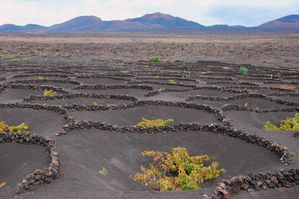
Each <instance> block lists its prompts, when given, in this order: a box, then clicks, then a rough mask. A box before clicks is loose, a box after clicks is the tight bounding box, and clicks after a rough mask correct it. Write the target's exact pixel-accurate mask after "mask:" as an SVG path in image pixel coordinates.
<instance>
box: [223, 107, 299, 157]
mask: <svg viewBox="0 0 299 199" xmlns="http://www.w3.org/2000/svg"><path fill="white" fill-rule="evenodd" d="M295 113H296V112H265V113H257V112H254V111H233V110H232V111H226V112H225V115H227V116H228V118H230V120H231V125H232V126H233V127H235V128H237V129H241V130H244V131H246V132H248V133H250V134H252V135H258V136H262V137H265V138H267V139H269V140H272V141H274V142H276V143H278V144H280V145H283V146H286V147H287V149H289V150H290V151H291V152H295V153H298V152H299V145H298V140H297V139H296V138H295V137H294V136H293V132H292V131H268V130H266V129H264V125H265V124H266V122H267V121H270V122H271V123H273V124H275V125H279V123H280V121H281V120H284V119H286V118H288V117H294V115H295Z"/></svg>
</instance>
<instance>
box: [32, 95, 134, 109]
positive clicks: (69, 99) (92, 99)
mask: <svg viewBox="0 0 299 199" xmlns="http://www.w3.org/2000/svg"><path fill="white" fill-rule="evenodd" d="M133 101H134V100H133V98H132V99H129V98H121V97H117V96H116V97H114V96H110V97H109V96H92V95H82V96H80V95H69V96H59V97H52V98H38V97H37V98H36V99H30V100H28V102H30V103H33V104H46V105H60V106H65V107H73V106H74V105H81V106H93V107H99V106H104V107H109V106H119V105H128V104H130V103H132V102H133Z"/></svg>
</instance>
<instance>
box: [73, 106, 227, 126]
mask: <svg viewBox="0 0 299 199" xmlns="http://www.w3.org/2000/svg"><path fill="white" fill-rule="evenodd" d="M207 109H209V108H207ZM70 116H71V117H74V118H75V119H76V120H77V121H97V122H103V123H109V124H112V125H118V126H135V125H137V124H138V123H139V122H141V121H142V120H143V118H145V119H148V120H156V119H163V120H167V119H173V120H174V122H172V123H170V125H175V124H180V123H200V124H211V123H221V122H220V121H219V119H218V118H217V115H216V113H213V111H212V110H211V111H208V110H205V109H204V108H203V107H202V108H197V109H196V108H184V107H180V106H176V105H165V104H163V103H161V104H160V105H159V104H150V103H149V104H147V103H146V104H143V105H142V104H140V105H136V106H131V107H127V108H123V109H115V110H105V111H75V112H71V113H70Z"/></svg>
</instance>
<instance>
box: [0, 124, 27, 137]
mask: <svg viewBox="0 0 299 199" xmlns="http://www.w3.org/2000/svg"><path fill="white" fill-rule="evenodd" d="M3 133H11V134H15V133H22V134H24V135H30V134H31V132H30V131H29V126H28V124H25V123H22V124H19V125H8V124H7V123H5V122H3V121H1V122H0V134H3Z"/></svg>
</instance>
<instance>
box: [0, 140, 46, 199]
mask: <svg viewBox="0 0 299 199" xmlns="http://www.w3.org/2000/svg"><path fill="white" fill-rule="evenodd" d="M0 151H1V155H0V162H1V164H0V180H1V181H2V182H5V183H6V185H5V186H4V188H3V189H1V190H0V198H1V199H2V198H3V199H4V198H13V197H14V194H15V189H16V186H17V182H21V181H22V180H23V178H25V177H26V175H27V174H28V173H32V172H33V171H35V170H36V169H43V168H44V167H46V166H47V165H48V164H49V160H48V158H47V152H46V148H45V147H41V146H37V145H27V144H12V143H4V144H0Z"/></svg>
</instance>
